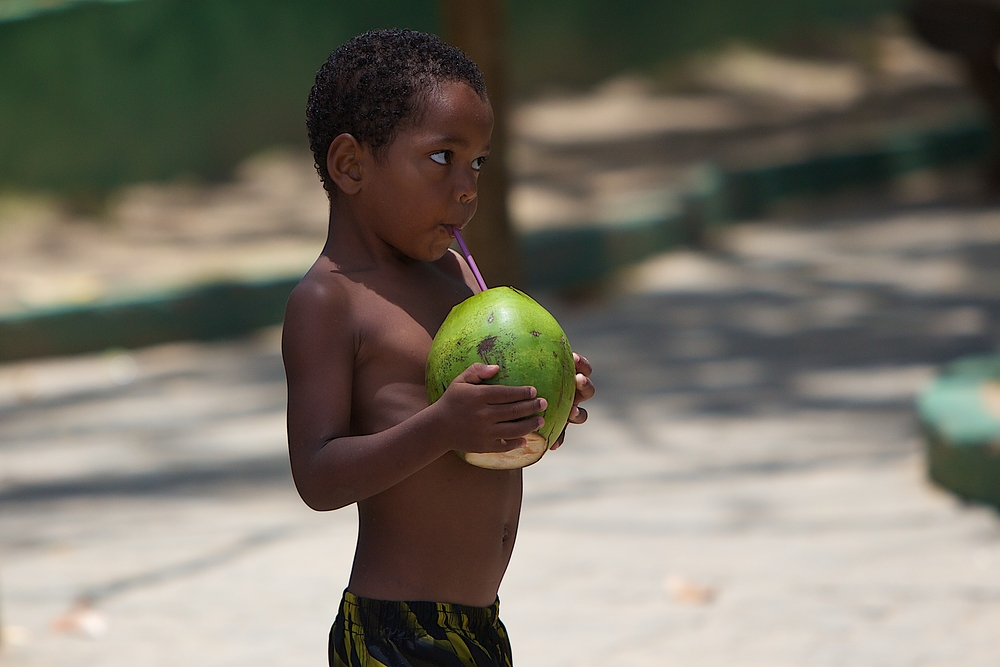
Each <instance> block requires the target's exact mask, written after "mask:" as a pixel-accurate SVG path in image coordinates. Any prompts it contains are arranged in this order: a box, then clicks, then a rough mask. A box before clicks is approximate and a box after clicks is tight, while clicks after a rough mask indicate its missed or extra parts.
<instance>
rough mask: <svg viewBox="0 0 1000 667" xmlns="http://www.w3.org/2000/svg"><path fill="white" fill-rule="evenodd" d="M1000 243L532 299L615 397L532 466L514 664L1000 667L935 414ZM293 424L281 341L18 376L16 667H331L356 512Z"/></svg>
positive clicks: (800, 243) (671, 270) (793, 243)
mask: <svg viewBox="0 0 1000 667" xmlns="http://www.w3.org/2000/svg"><path fill="white" fill-rule="evenodd" d="M998 250H1000V211H997V210H978V211H976V210H955V209H913V210H896V211H887V212H884V213H881V214H878V215H869V216H867V217H863V218H853V219H847V218H840V219H838V220H833V221H825V220H817V219H812V220H801V219H800V220H795V221H781V220H775V221H772V222H768V223H761V224H755V225H746V226H741V227H737V228H733V229H731V230H729V231H728V232H726V233H725V234H723V235H722V236H721V237H720V238H719V239H718V241H717V245H716V246H715V248H714V249H713V250H712V251H710V252H693V251H692V252H680V253H673V254H670V255H664V256H662V257H658V258H656V259H654V260H652V261H650V262H647V263H646V264H644V265H643V266H641V267H638V268H637V269H636V270H635V271H633V272H631V273H630V274H628V275H625V276H622V277H621V280H620V282H618V283H617V284H615V285H613V286H611V287H609V288H608V290H607V291H606V292H604V293H600V294H591V295H589V296H588V297H586V298H582V299H578V300H576V301H572V302H570V301H565V300H559V299H557V298H556V297H555V296H553V295H540V296H541V298H542V300H543V301H544V303H546V304H547V305H548V306H549V307H550V308H551V309H552V310H553V312H554V313H555V314H556V315H557V317H558V318H559V319H560V321H561V322H563V324H564V325H565V328H566V329H567V332H568V334H569V335H570V338H571V341H572V342H573V344H574V347H575V348H576V349H578V350H580V351H582V352H584V353H585V354H587V355H588V356H589V357H590V358H591V359H592V360H593V361H594V363H595V366H596V368H597V370H596V371H595V380H596V382H597V384H598V386H599V389H600V393H599V396H598V397H597V398H596V399H594V401H593V402H592V406H591V414H592V418H591V421H590V423H589V424H588V425H587V426H585V427H579V428H576V429H574V430H573V431H572V433H571V435H570V438H569V441H568V443H567V445H566V446H565V447H564V448H563V449H562V450H560V451H559V452H555V453H553V454H552V455H550V456H547V457H546V458H544V459H543V460H542V461H541V462H540V463H539V464H537V465H536V466H534V467H532V468H530V469H528V470H527V471H526V472H525V479H526V484H525V503H524V515H523V522H522V528H521V533H520V535H519V537H518V545H517V548H516V549H515V554H514V558H513V561H512V564H511V567H510V570H509V573H508V576H507V579H506V581H505V582H504V585H503V588H502V590H501V596H502V599H503V612H504V617H505V619H506V622H507V624H508V628H509V630H510V633H511V636H512V638H513V641H514V646H515V655H516V657H517V661H518V665H520V666H521V667H530V666H539V667H541V666H545V667H558V666H567V667H568V666H573V667H577V666H581V665H629V666H633V665H665V664H683V665H690V666H693V667H702V666H705V667H707V666H714V665H727V666H730V665H736V666H739V667H752V666H756V665H760V666H767V667H780V666H785V665H788V666H793V665H794V666H800V667H801V666H824V667H825V666H845V667H847V666H850V667H859V666H866V665H872V666H876V665H877V666H879V667H882V666H886V665H892V666H897V665H899V666H903V665H907V666H909V665H922V666H924V665H926V666H941V667H944V666H952V665H963V666H964V667H976V666H979V665H983V666H985V665H990V666H992V665H995V664H996V655H997V651H998V650H1000V639H998V638H997V635H996V628H997V627H998V626H1000V520H998V517H997V516H996V514H995V513H994V512H993V511H990V510H987V509H984V508H980V507H969V506H963V505H962V504H960V503H958V502H956V501H955V500H953V499H952V498H951V497H950V496H948V495H947V494H945V493H942V492H940V491H938V490H936V489H934V488H932V487H931V486H929V485H928V484H927V483H926V481H925V478H924V473H923V462H922V458H921V454H920V440H919V435H918V427H917V423H916V421H915V417H914V413H913V410H912V399H913V396H914V395H915V393H916V392H917V391H919V389H920V388H921V387H922V386H924V385H925V383H926V382H927V381H928V379H929V378H930V377H932V374H933V372H934V368H935V366H936V365H938V364H940V363H943V362H945V361H947V360H950V359H952V358H954V357H956V356H960V355H962V354H966V353H970V352H977V351H984V350H991V349H994V348H995V346H996V343H997V341H998V340H1000V262H998V261H997V259H996V258H997V257H998V256H1000V255H998ZM283 409H284V395H283V378H282V372H281V365H280V359H279V356H278V352H277V332H275V331H264V332H260V333H259V334H258V335H256V336H254V337H252V338H249V339H247V340H243V341H238V342H230V343H221V344H211V345H196V344H176V345H168V346H162V347H157V348H151V349H146V350H139V351H135V352H133V353H127V354H126V353H120V354H108V355H94V356H87V357H79V358H74V359H56V360H48V361H38V362H32V363H23V364H16V365H7V366H0V603H2V604H0V615H2V622H3V624H4V630H5V636H6V639H7V646H6V648H4V649H3V651H2V652H0V665H2V666H3V667H61V666H74V667H75V666H79V665H88V666H92V667H115V666H118V665H122V666H125V665H128V666H130V667H131V666H134V665H151V666H159V665H163V666H167V665H171V666H172V665H189V666H192V667H197V666H200V665H205V666H208V665H211V666H213V667H217V666H225V665H241V667H242V666H248V665H261V666H263V665H268V666H270V667H274V666H280V665H289V666H291V665H296V666H298V665H321V664H324V660H325V657H324V656H325V654H324V650H325V634H326V631H327V628H328V625H329V623H330V622H331V621H332V619H333V615H334V611H335V605H336V602H337V600H338V598H339V594H340V591H341V589H342V588H343V586H344V584H345V582H346V578H347V573H348V567H349V563H350V558H351V554H352V547H353V536H354V530H355V516H354V514H353V512H352V511H351V510H342V511H338V512H334V513H327V514H319V513H314V512H311V511H309V510H308V509H307V508H305V506H304V505H303V504H302V503H301V502H300V501H299V500H298V499H297V497H296V496H295V493H294V490H293V489H292V487H291V483H290V480H289V475H288V472H287V466H286V463H285V457H284V453H283V449H284V440H283ZM80 599H89V600H91V601H92V602H91V603H90V606H82V607H81V606H76V607H75V606H74V605H75V604H76V603H75V602H74V601H77V600H80Z"/></svg>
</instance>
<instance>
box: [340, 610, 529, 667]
mask: <svg viewBox="0 0 1000 667" xmlns="http://www.w3.org/2000/svg"><path fill="white" fill-rule="evenodd" d="M499 611H500V602H499V600H498V601H497V602H494V603H493V605H492V606H489V607H469V606H465V605H460V604H448V603H443V602H395V601H387V600H370V599H368V598H360V597H357V596H356V595H353V594H351V593H349V592H347V591H344V599H343V600H341V602H340V612H339V613H338V614H337V620H336V621H334V623H333V628H332V629H331V630H330V667H512V665H511V655H510V642H509V641H508V639H507V630H506V628H504V627H503V623H501V622H500V617H499Z"/></svg>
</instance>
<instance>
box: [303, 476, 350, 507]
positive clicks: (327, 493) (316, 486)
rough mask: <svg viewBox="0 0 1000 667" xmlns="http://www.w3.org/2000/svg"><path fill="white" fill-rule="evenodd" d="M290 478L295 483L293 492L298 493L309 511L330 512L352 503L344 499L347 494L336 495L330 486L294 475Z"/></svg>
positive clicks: (346, 498) (348, 499)
mask: <svg viewBox="0 0 1000 667" xmlns="http://www.w3.org/2000/svg"><path fill="white" fill-rule="evenodd" d="M292 478H293V479H294V481H295V490H296V491H298V492H299V498H301V499H302V502H304V503H305V504H306V506H307V507H309V509H312V510H316V511H317V512H330V511H332V510H339V509H340V508H341V507H347V506H348V505H350V504H351V503H352V502H354V501H353V500H351V499H350V498H348V497H346V495H347V494H338V493H336V489H335V488H331V485H330V484H324V483H321V482H320V481H319V480H316V481H311V480H305V479H301V478H300V477H298V476H296V475H294V474H293V476H292Z"/></svg>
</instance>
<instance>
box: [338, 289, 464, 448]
mask: <svg viewBox="0 0 1000 667" xmlns="http://www.w3.org/2000/svg"><path fill="white" fill-rule="evenodd" d="M456 299H457V300H456ZM458 300H461V299H460V298H459V297H454V296H450V295H449V294H447V293H445V294H443V295H442V294H436V295H434V297H433V298H427V299H425V300H424V301H423V302H421V303H416V304H413V303H411V304H407V305H406V307H404V306H403V305H401V304H400V303H397V302H394V301H393V300H392V299H388V298H384V297H382V296H370V297H369V299H368V301H367V303H366V308H365V309H364V312H363V316H362V317H361V318H360V321H359V322H358V325H359V326H358V339H357V347H356V356H355V365H354V391H353V395H354V396H353V401H354V411H355V414H356V415H357V417H359V421H360V423H358V424H357V425H356V426H358V427H359V428H361V429H362V430H365V431H369V432H374V431H378V430H382V429H385V428H389V427H390V426H394V425H395V424H397V423H399V422H400V421H403V420H404V419H406V418H408V417H410V416H411V415H413V414H416V413H417V412H419V411H420V410H422V409H423V408H424V407H426V406H427V395H426V389H425V385H424V378H425V368H426V364H427V354H428V352H429V351H430V347H431V342H432V341H433V339H434V333H435V332H436V331H437V329H438V327H439V326H440V325H441V322H443V321H444V318H445V317H447V315H448V312H449V311H450V310H451V307H452V306H453V305H454V303H457V301H458Z"/></svg>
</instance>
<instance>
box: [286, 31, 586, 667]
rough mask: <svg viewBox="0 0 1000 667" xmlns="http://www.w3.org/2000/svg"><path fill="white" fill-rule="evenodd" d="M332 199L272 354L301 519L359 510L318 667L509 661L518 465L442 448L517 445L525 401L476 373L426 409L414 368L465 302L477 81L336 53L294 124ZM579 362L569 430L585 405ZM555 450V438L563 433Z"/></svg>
mask: <svg viewBox="0 0 1000 667" xmlns="http://www.w3.org/2000/svg"><path fill="white" fill-rule="evenodd" d="M307 120H308V127H309V135H310V142H311V146H312V150H313V153H314V155H315V157H316V165H317V170H318V171H319V173H320V177H321V179H322V181H323V185H324V187H325V189H326V190H327V193H328V195H329V199H330V220H329V233H328V238H327V242H326V245H325V247H324V248H323V251H322V254H321V255H320V256H319V258H318V259H317V260H316V263H315V264H314V265H313V266H312V268H311V269H310V270H309V272H308V273H307V274H306V275H305V277H304V278H303V279H302V281H301V282H300V283H299V285H298V286H297V287H296V288H295V290H294V291H293V292H292V295H291V297H290V298H289V301H288V307H287V313H286V316H285V328H284V334H283V338H282V354H283V357H284V362H285V370H286V375H287V381H288V443H289V454H290V458H291V467H292V474H293V477H294V479H295V485H296V488H297V489H298V491H299V494H300V495H301V496H302V499H303V500H304V501H305V502H306V503H307V504H308V505H309V506H310V507H312V508H313V509H316V510H332V509H337V508H340V507H344V506H346V505H350V504H352V503H357V505H358V515H359V528H358V543H357V549H356V552H355V556H354V566H353V569H352V571H351V577H350V581H349V583H348V586H347V590H346V591H345V592H344V598H343V600H342V601H341V606H340V611H339V613H338V615H337V619H336V621H335V623H334V626H333V629H332V630H331V633H330V664H331V665H368V666H369V667H377V666H379V665H385V666H391V667H396V666H399V667H404V666H407V665H414V666H416V665H449V666H457V665H477V666H479V667H485V666H487V665H489V666H493V665H510V664H511V657H510V645H509V643H508V641H507V636H506V632H505V630H504V627H503V624H502V623H501V622H500V620H499V618H498V617H497V611H498V607H499V604H498V601H497V590H498V589H499V587H500V581H501V579H502V578H503V574H504V571H505V570H506V568H507V563H508V561H509V559H510V555H511V549H512V548H513V546H514V536H515V533H516V531H517V522H518V515H519V511H520V504H521V471H520V470H507V471H496V470H485V469H481V468H476V467H473V466H471V465H469V464H468V463H465V462H464V461H463V460H462V459H461V458H459V457H458V456H457V455H455V453H454V452H453V450H460V451H466V452H496V451H505V450H508V449H513V448H514V447H517V446H518V445H520V444H521V443H522V440H521V439H522V437H523V436H525V435H527V434H529V433H531V432H532V431H534V430H536V429H537V428H539V427H540V426H541V424H542V419H541V417H539V416H537V414H538V413H539V412H540V411H541V410H543V409H544V407H545V401H544V399H541V398H539V397H537V396H536V392H535V390H534V388H533V387H504V386H499V385H484V384H481V381H482V380H485V379H488V378H490V377H492V376H493V375H494V374H495V373H496V372H497V370H498V369H497V367H496V366H486V365H483V364H474V365H473V366H471V367H469V368H468V369H467V370H466V371H465V372H464V373H462V374H461V375H460V376H459V377H458V378H457V379H456V380H455V381H454V382H453V383H452V384H451V386H450V387H449V388H448V389H447V391H445V393H444V395H443V396H442V397H441V398H440V399H439V400H438V401H437V402H436V403H434V404H433V405H431V406H428V405H427V397H426V393H425V389H424V365H425V362H426V359H427V353H428V351H429V349H430V345H431V340H432V338H433V336H434V333H435V332H436V331H437V329H438V327H439V326H440V324H441V322H442V321H443V320H444V318H445V316H446V315H447V314H448V312H449V310H450V309H451V307H452V306H454V305H455V304H457V303H459V302H460V301H462V300H463V299H465V298H467V297H469V296H471V295H472V294H473V292H475V291H478V288H477V287H476V282H475V279H474V277H473V275H472V273H471V271H470V269H469V267H468V265H466V263H465V262H464V260H463V259H462V258H461V256H460V255H458V254H456V253H455V252H454V251H453V250H450V249H449V246H450V244H451V243H452V240H453V236H454V230H456V229H461V228H462V227H464V226H465V225H466V223H468V222H469V219H470V218H472V215H473V213H475V211H476V181H477V178H478V176H479V171H480V168H481V167H482V166H483V164H484V163H485V162H486V159H487V156H488V154H489V150H490V133H491V131H492V127H493V113H492V110H491V109H490V104H489V100H488V98H487V96H486V89H485V86H484V84H483V79H482V75H481V74H480V72H479V70H478V69H477V68H476V66H475V64H473V63H472V62H471V61H470V60H469V59H468V58H467V57H465V55H464V54H462V53H461V52H460V51H458V50H457V49H454V48H452V47H449V46H446V45H445V44H443V43H442V42H440V41H439V40H438V39H437V38H436V37H433V36H430V35H426V34H422V33H416V32H410V31H405V30H389V31H376V32H372V33H367V34H365V35H361V36H360V37H357V38H355V39H353V40H351V41H349V42H347V43H346V44H344V45H343V46H341V47H340V48H339V49H337V50H336V51H334V53H333V54H332V55H331V56H330V58H329V60H328V61H327V62H326V64H325V65H324V66H323V67H322V68H321V69H320V71H319V73H318V74H317V77H316V85H315V86H314V87H313V90H312V92H311V94H310V97H309V107H308V112H307ZM575 356H576V360H577V378H576V379H577V393H576V402H575V404H574V407H573V410H572V413H571V415H570V421H571V422H573V423H582V422H583V421H584V420H585V419H586V412H585V411H584V410H583V409H582V408H580V407H578V406H577V405H576V403H579V402H580V401H582V400H586V399H588V398H590V397H591V396H593V394H594V388H593V384H592V383H591V382H590V380H589V377H588V376H589V375H590V364H589V363H588V362H587V360H586V359H584V358H582V357H580V356H579V355H575ZM560 441H561V439H560Z"/></svg>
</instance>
